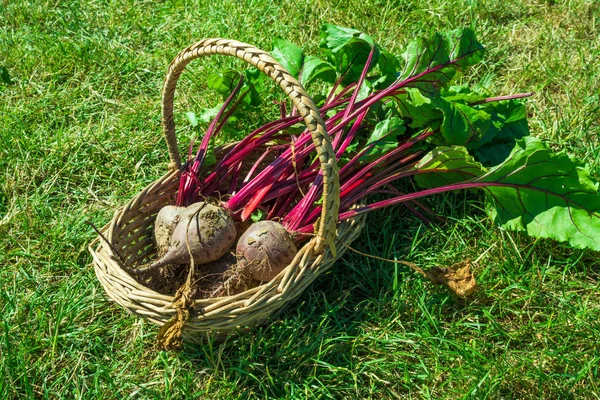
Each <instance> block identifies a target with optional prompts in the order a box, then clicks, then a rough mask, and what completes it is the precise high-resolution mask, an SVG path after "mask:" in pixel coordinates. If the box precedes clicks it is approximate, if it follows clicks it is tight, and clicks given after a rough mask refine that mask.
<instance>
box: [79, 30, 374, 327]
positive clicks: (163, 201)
mask: <svg viewBox="0 0 600 400" xmlns="http://www.w3.org/2000/svg"><path fill="white" fill-rule="evenodd" d="M213 54H221V55H229V56H234V57H237V58H240V59H242V60H244V61H246V62H248V63H249V64H251V65H254V66H255V67H257V68H258V69H259V70H261V71H262V72H264V73H265V74H267V75H268V76H269V77H270V78H272V79H273V80H274V81H275V82H277V84H278V85H279V86H280V87H281V88H282V89H283V90H284V91H285V93H286V94H287V95H288V96H289V98H290V99H291V100H292V102H293V104H294V105H295V106H296V108H297V110H298V112H299V114H300V115H301V116H302V117H303V118H304V122H305V123H306V125H307V127H308V129H309V130H310V132H311V134H312V138H313V142H314V143H315V146H316V148H317V152H318V155H319V158H320V162H321V170H322V172H323V185H324V191H323V192H324V193H323V204H324V205H325V207H323V214H322V215H321V218H320V220H319V225H318V227H317V229H316V235H315V237H314V238H313V239H311V240H310V241H309V242H308V243H306V244H305V245H304V246H303V247H302V248H301V249H300V250H299V251H298V254H297V255H296V257H295V258H294V260H293V261H292V262H291V264H290V265H288V266H287V267H286V268H285V269H284V270H283V271H282V272H281V273H280V274H279V275H278V276H277V277H275V278H274V279H273V280H272V281H270V282H268V283H265V284H263V285H261V286H258V287H255V288H252V289H249V290H247V291H245V292H243V293H239V294H236V295H233V296H226V297H218V298H211V299H201V300H194V301H193V304H192V305H191V308H190V313H189V318H188V319H187V320H186V323H185V326H184V328H183V335H184V337H186V338H188V339H193V338H197V337H198V336H201V335H198V333H199V332H218V333H220V334H227V333H229V332H231V331H233V330H235V329H237V328H239V327H246V326H253V325H256V324H260V323H263V322H264V321H265V320H266V319H267V318H268V317H269V316H271V315H272V314H273V313H275V312H277V311H278V310H280V309H281V308H282V307H283V306H284V305H286V304H288V303H289V302H290V301H292V300H294V299H295V298H297V297H298V296H299V295H300V294H301V293H302V291H303V290H304V289H305V288H306V287H307V286H308V285H309V284H311V283H312V282H313V281H314V280H315V279H316V278H317V277H318V276H319V275H321V274H322V273H323V272H324V271H326V270H327V269H328V268H329V267H331V265H332V264H333V263H334V262H335V260H336V259H337V258H338V257H339V256H341V255H342V254H343V253H344V250H345V249H346V246H344V245H340V244H341V243H344V244H350V243H351V242H352V241H353V240H354V239H356V237H357V236H358V235H359V233H360V231H361V228H362V226H363V224H364V218H363V217H362V216H361V217H357V218H355V219H350V220H347V221H344V222H342V223H340V224H337V212H338V207H339V180H338V175H337V165H336V162H335V153H334V152H333V149H332V147H331V143H330V141H329V137H328V136H327V132H326V130H325V124H324V122H323V120H322V118H321V116H320V114H319V112H318V109H317V108H316V106H315V105H314V103H313V101H312V100H311V98H310V97H309V96H308V95H307V94H306V92H305V91H304V89H303V88H302V87H301V85H300V83H299V82H298V81H297V80H296V79H295V78H293V77H292V76H291V75H290V74H289V73H288V72H287V71H286V70H285V69H284V68H283V67H282V66H281V65H280V64H279V63H277V61H275V60H274V59H273V58H272V57H271V56H270V55H269V54H268V53H266V52H264V51H262V50H259V49H257V48H255V47H253V46H251V45H248V44H245V43H241V42H237V41H232V40H225V39H207V40H203V41H200V42H198V43H196V44H194V45H192V46H190V47H188V48H187V49H185V50H183V51H181V52H180V53H179V55H178V56H177V57H176V58H175V59H174V60H173V62H172V63H171V65H170V66H169V70H168V73H167V76H166V78H165V84H164V88H163V99H162V107H163V133H164V134H165V137H166V140H167V145H168V148H169V153H170V159H171V163H170V165H169V172H168V173H166V174H165V175H164V176H162V177H161V178H160V179H158V180H156V181H155V182H154V183H152V184H151V185H149V186H148V187H146V188H145V189H143V190H142V191H141V192H140V193H139V194H138V195H137V196H135V197H134V198H133V199H132V200H131V201H130V202H129V203H128V204H127V205H126V206H125V207H123V208H122V209H120V210H118V211H117V212H116V213H115V215H114V217H113V219H112V220H111V221H110V223H109V224H108V225H107V226H106V227H105V228H104V229H103V232H102V236H104V238H102V237H100V236H99V237H98V238H97V239H96V240H94V242H92V243H91V244H90V246H89V250H90V252H91V254H92V257H93V264H94V269H95V272H96V275H97V277H98V279H99V281H100V282H101V283H102V285H103V287H104V289H105V291H106V293H107V294H108V296H109V297H110V298H111V299H112V300H114V301H115V302H117V303H118V304H120V305H121V306H123V307H125V308H127V309H128V310H130V311H131V312H133V313H134V314H136V315H138V316H140V317H142V318H145V319H148V320H149V321H152V322H154V323H156V324H159V325H163V324H164V323H165V322H167V321H168V320H170V319H171V318H172V317H173V316H174V315H175V314H176V313H177V310H176V308H175V307H174V306H173V303H174V300H175V298H174V297H173V296H168V295H162V294H159V293H157V292H156V291H154V290H151V289H149V288H147V287H145V286H144V285H142V284H140V283H138V282H137V281H136V280H135V279H134V278H133V277H132V276H130V275H129V274H128V273H127V272H126V270H125V269H124V268H123V266H126V267H128V268H135V266H138V265H141V264H143V263H145V262H148V261H149V260H150V259H151V258H152V257H153V256H154V253H155V248H154V242H153V239H152V230H153V224H154V220H155V217H156V214H157V213H158V211H159V210H160V209H161V208H162V207H163V206H165V205H167V204H174V202H175V195H176V191H177V188H178V183H179V175H180V171H179V167H180V165H181V162H180V158H179V153H178V150H177V141H176V137H175V124H174V122H173V98H174V93H175V88H176V84H177V80H178V78H179V76H180V75H181V73H182V71H183V69H184V68H185V66H186V65H187V64H188V63H189V62H190V61H192V60H193V59H195V58H198V57H201V56H206V55H213ZM217 156H218V155H217ZM336 245H337V246H336ZM336 247H337V249H338V251H337V252H336Z"/></svg>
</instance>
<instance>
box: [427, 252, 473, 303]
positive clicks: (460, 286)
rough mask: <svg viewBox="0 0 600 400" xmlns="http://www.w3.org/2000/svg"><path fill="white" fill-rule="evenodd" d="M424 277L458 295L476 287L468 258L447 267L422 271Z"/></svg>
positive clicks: (464, 295) (470, 292) (467, 292)
mask: <svg viewBox="0 0 600 400" xmlns="http://www.w3.org/2000/svg"><path fill="white" fill-rule="evenodd" d="M422 273H423V274H424V276H425V277H426V278H428V279H429V280H430V281H431V282H433V283H435V284H437V285H446V286H448V287H449V288H450V290H452V291H453V292H454V293H456V294H457V295H458V296H460V297H467V296H469V295H470V294H472V293H473V292H474V291H475V289H476V287H477V282H475V276H474V275H473V273H472V272H471V262H470V261H469V260H466V261H461V262H458V263H456V264H454V265H451V266H449V267H443V268H439V267H435V268H431V269H428V270H427V271H423V272H422Z"/></svg>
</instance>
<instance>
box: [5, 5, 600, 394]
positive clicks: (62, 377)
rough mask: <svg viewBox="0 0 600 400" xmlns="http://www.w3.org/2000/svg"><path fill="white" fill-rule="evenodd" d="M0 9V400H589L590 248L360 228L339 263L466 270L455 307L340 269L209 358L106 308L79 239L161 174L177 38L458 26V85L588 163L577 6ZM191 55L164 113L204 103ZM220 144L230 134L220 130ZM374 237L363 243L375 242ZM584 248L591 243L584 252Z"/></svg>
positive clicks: (385, 277)
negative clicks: (463, 58)
mask: <svg viewBox="0 0 600 400" xmlns="http://www.w3.org/2000/svg"><path fill="white" fill-rule="evenodd" d="M312 3H313V2H310V1H306V0H299V1H294V2H283V1H274V2H271V1H267V0H257V1H251V0H247V1H233V0H215V1H212V2H209V1H196V2H192V1H174V2H153V1H129V2H126V1H119V0H116V1H89V2H75V1H71V0H69V1H61V2H44V1H19V0H13V1H6V0H5V1H3V2H1V3H0V174H1V175H0V265H1V266H2V267H1V268H0V310H1V311H0V398H2V399H5V398H6V399H24V398H65V399H74V398H86V399H87V398H101V399H112V398H116V399H124V398H144V399H146V398H149V399H154V398H156V399H183V398H218V399H220V398H223V399H229V398H244V399H245V398H253V397H257V398H333V399H338V398H350V399H356V398H386V399H387V398H435V399H446V398H447V399H456V398H477V399H479V398H506V399H511V398H519V399H528V398H531V399H539V398H573V399H575V398H577V399H580V398H591V399H593V398H596V399H597V398H598V397H599V396H600V394H599V393H600V384H599V383H598V381H599V379H600V371H599V368H600V343H599V342H598V338H600V263H599V262H598V260H597V258H596V257H597V254H596V253H594V252H591V251H582V250H573V249H571V248H569V247H568V246H565V245H563V244H559V243H556V242H553V241H550V240H533V239H530V238H527V237H525V236H524V235H521V234H518V233H514V232H507V231H502V230H499V229H497V228H495V227H494V225H493V224H492V222H491V221H489V220H488V219H487V218H486V217H485V214H484V213H483V212H481V211H478V208H479V207H481V203H480V202H479V200H480V199H479V198H478V197H476V196H472V195H466V194H453V195H445V196H440V197H438V198H436V199H435V205H436V209H437V210H438V211H440V212H441V213H443V214H445V215H449V216H450V218H448V220H447V221H446V222H445V223H440V224H437V225H434V226H431V227H426V226H424V225H422V224H421V223H420V221H419V220H418V219H416V218H414V217H412V216H411V215H410V213H408V212H407V211H406V210H405V209H400V208H398V209H393V210H392V211H386V212H381V213H374V214H373V215H371V216H369V222H368V225H367V227H366V229H365V231H364V232H363V239H362V240H359V241H357V243H356V245H355V247H356V248H357V250H360V251H362V252H365V253H369V254H373V255H377V256H380V257H385V258H397V259H401V260H406V261H411V262H414V263H417V264H418V265H421V266H423V267H430V266H445V265H450V264H453V263H455V262H459V261H462V260H465V259H470V260H472V261H473V268H474V272H475V274H476V277H477V280H478V283H479V290H478V291H477V292H476V293H475V294H474V295H472V296H471V297H469V298H468V299H466V300H463V299H460V298H457V297H456V296H454V295H452V293H450V292H449V291H448V290H447V289H445V288H443V287H439V286H434V285H432V284H431V283H428V282H427V281H425V280H423V279H422V278H421V277H420V276H418V275H416V274H415V273H413V272H411V271H410V270H409V269H408V268H406V267H403V266H398V265H395V264H391V263H387V262H383V261H379V260H375V259H372V258H367V257H364V256H361V255H358V254H353V253H348V254H346V255H345V256H344V257H343V258H342V259H341V260H339V261H338V262H337V264H336V265H335V267H334V269H333V270H332V271H331V272H329V273H327V274H326V275H324V276H323V277H322V278H321V279H320V280H319V281H318V282H316V283H315V284H314V285H312V286H311V287H309V288H308V289H307V290H306V291H305V293H304V294H303V295H302V296H301V297H300V298H299V300H298V301H297V302H295V303H294V305H293V307H290V308H288V309H287V310H286V311H285V312H284V313H283V314H282V315H280V316H279V317H278V318H277V319H275V320H273V321H272V323H271V324H270V325H268V326H265V327H260V328H255V329H253V330H251V331H250V332H249V333H244V334H243V335H239V336H231V337H230V338H228V339H227V340H226V341H225V342H224V343H222V344H216V343H213V342H212V341H209V342H208V343H207V344H206V345H204V346H188V347H186V348H185V349H183V350H182V351H177V352H165V351H159V350H157V349H156V348H155V347H154V340H155V337H156V333H157V327H156V326H155V325H153V324H151V323H148V322H144V321H142V320H141V319H139V318H137V317H134V316H132V315H130V314H128V313H127V312H126V311H124V310H123V309H121V308H120V307H119V306H117V305H116V304H114V303H112V302H110V301H109V300H108V299H107V297H106V296H105V295H104V291H103V289H102V287H101V285H100V283H99V282H98V281H97V279H96V277H95V275H94V271H93V268H92V266H91V256H90V254H89V253H88V251H87V246H88V243H89V242H90V241H91V240H93V238H94V237H95V234H94V231H93V230H92V228H91V227H90V225H89V224H88V223H87V221H91V222H92V223H93V224H95V225H96V226H102V225H104V224H105V223H107V222H108V221H109V219H110V218H111V216H112V214H113V212H114V210H115V209H116V208H118V207H120V206H122V205H124V204H125V203H126V202H127V201H128V200H129V199H130V198H131V197H133V196H134V195H135V194H136V193H137V192H139V190H140V189H141V188H143V187H144V186H146V185H147V184H148V183H150V182H152V181H153V180H155V179H156V178H158V177H159V176H161V175H162V174H163V173H164V172H165V170H166V167H167V164H168V153H167V149H166V145H165V142H164V140H163V138H162V137H161V127H160V90H161V87H162V79H163V77H164V74H165V72H166V68H167V66H168V64H169V62H170V61H171V60H172V59H173V58H174V57H175V55H176V54H177V52H178V51H179V50H181V49H183V48H184V47H186V46H188V45H189V44H191V43H193V42H194V41H195V40H199V39H201V38H205V37H225V38H232V39H237V40H241V41H245V42H249V43H252V44H255V45H257V46H258V47H261V48H264V49H270V47H271V40H272V38H273V37H275V36H281V37H283V38H286V39H288V40H291V41H294V42H296V43H298V44H301V45H302V46H303V47H304V49H305V50H306V51H307V52H308V53H315V54H316V52H317V50H318V43H319V27H320V26H321V24H323V23H325V22H328V23H333V24H337V25H343V26H349V27H354V28H356V29H360V30H362V31H365V32H367V33H369V34H371V35H372V36H373V37H374V38H375V40H376V41H377V42H378V43H380V44H381V45H382V46H383V47H385V48H386V49H388V50H391V51H393V52H395V53H396V54H400V53H401V52H402V51H403V47H404V46H405V45H406V44H407V43H408V41H409V40H411V39H412V38H414V37H415V36H418V35H428V34H431V33H433V32H434V31H436V30H447V29H452V28H458V27H472V28H473V29H474V30H475V31H476V33H477V35H478V38H479V40H480V41H481V42H482V43H483V44H484V45H485V46H486V48H487V52H486V57H485V62H484V63H482V64H480V65H479V66H477V67H475V68H473V69H472V70H470V72H469V74H468V75H467V76H466V77H465V78H464V80H465V81H471V80H472V81H482V80H483V81H484V82H487V83H488V85H489V88H490V90H491V91H492V92H494V93H498V94H510V93H519V92H529V91H534V92H536V95H535V96H533V97H532V98H530V99H528V100H527V102H526V104H527V107H528V110H529V115H530V128H531V131H532V134H533V135H535V136H538V137H541V138H543V139H545V140H546V141H548V142H549V143H551V145H552V147H553V148H555V149H557V150H559V149H567V150H568V151H570V152H571V153H572V154H574V155H576V156H577V157H579V158H581V159H585V160H586V161H587V162H589V164H590V165H591V168H592V171H594V174H595V176H596V177H598V176H599V173H598V171H599V166H600V143H599V140H598V136H599V135H600V98H599V93H600V68H599V66H600V35H599V33H598V32H600V3H599V2H597V1H596V0H506V1H493V0H429V1H424V0H397V1H383V0H381V1H377V0H362V1H358V0H349V1H345V2H341V1H320V2H314V3H315V4H312ZM228 66H238V67H239V66H241V63H239V62H235V61H234V60H230V59H226V58H223V57H221V58H217V57H215V58H213V59H210V60H202V61H200V62H196V63H195V64H193V65H191V68H190V69H189V71H186V73H184V75H183V76H182V84H181V86H180V87H181V90H180V91H178V94H177V102H176V111H175V112H176V113H177V122H178V124H179V125H178V126H179V127H181V128H180V132H181V135H180V138H181V139H182V140H183V142H184V143H183V144H182V148H183V147H184V146H185V141H186V139H185V138H186V137H187V136H188V135H189V131H190V128H189V126H188V125H189V124H187V125H186V121H185V118H184V117H183V114H184V112H186V111H195V112H199V111H201V110H202V109H203V108H205V107H207V106H210V105H214V104H215V103H214V100H215V99H216V96H215V94H212V93H210V92H209V91H208V89H207V87H206V81H205V80H203V78H204V77H206V76H207V75H208V74H210V73H211V72H212V71H214V70H215V69H218V68H223V67H228ZM230 139H232V140H233V139H234V137H233V136H232V137H231V138H230ZM382 227H383V228H382ZM599 240H600V239H599Z"/></svg>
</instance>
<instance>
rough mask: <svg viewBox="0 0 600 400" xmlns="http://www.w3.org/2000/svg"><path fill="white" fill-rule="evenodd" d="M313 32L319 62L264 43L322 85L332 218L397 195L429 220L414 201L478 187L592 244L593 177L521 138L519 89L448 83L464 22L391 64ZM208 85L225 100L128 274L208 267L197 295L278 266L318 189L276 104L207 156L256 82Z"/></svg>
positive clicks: (352, 36)
mask: <svg viewBox="0 0 600 400" xmlns="http://www.w3.org/2000/svg"><path fill="white" fill-rule="evenodd" d="M321 37H322V41H321V48H322V50H323V53H324V55H325V59H324V60H323V59H319V58H317V57H314V56H305V55H304V54H303V52H302V50H301V48H299V47H298V46H296V45H294V44H292V43H290V42H287V41H284V40H281V39H277V40H276V41H275V47H274V50H273V52H272V54H273V56H274V57H275V58H277V59H278V60H279V61H280V62H281V63H282V64H283V65H284V66H285V67H286V68H288V69H289V71H290V72H291V73H292V74H295V75H296V76H297V77H298V78H299V79H300V81H301V82H302V83H303V84H304V85H306V86H308V87H314V88H317V89H316V90H318V89H321V90H322V93H321V94H317V95H315V96H314V97H315V98H319V99H320V102H319V104H318V105H319V108H320V111H321V115H322V117H323V119H324V120H325V123H326V127H327V131H328V133H329V135H330V137H331V141H332V144H333V148H334V150H335V153H336V158H337V162H338V166H339V179H340V187H341V193H340V213H339V220H340V221H342V220H345V219H348V218H352V217H355V216H357V215H359V214H363V213H367V212H370V211H373V210H377V209H381V208H384V207H390V206H393V205H397V204H403V205H405V206H406V207H408V208H409V209H410V210H411V211H412V212H413V213H414V214H415V215H416V216H417V217H418V218H420V219H421V220H423V221H424V222H429V220H430V218H431V216H437V215H436V214H435V212H434V211H433V210H432V209H431V208H430V207H428V206H427V205H426V204H424V203H422V202H421V201H420V199H421V198H423V197H426V196H431V195H435V194H439V193H444V192H449V191H458V190H466V189H481V190H483V191H484V193H485V200H484V201H485V205H486V210H487V212H488V213H489V215H490V218H491V219H492V220H493V221H495V223H496V224H498V225H499V226H502V227H505V228H508V229H512V230H521V231H525V232H527V233H528V234H529V235H531V236H534V237H543V238H552V239H556V240H561V241H567V242H569V243H570V244H571V245H573V246H575V247H588V248H592V249H595V250H600V244H599V242H597V241H596V240H595V239H594V238H595V237H597V236H596V235H597V234H598V233H600V232H599V229H600V218H599V216H600V214H599V213H598V211H599V210H600V200H599V196H598V184H597V182H596V181H595V180H594V179H593V178H592V177H591V174H590V171H589V168H588V167H587V166H585V165H584V164H583V163H581V162H580V161H577V160H575V159H574V158H572V157H570V156H569V155H566V154H565V153H555V152H553V151H551V150H550V149H549V148H548V147H547V146H546V145H544V144H543V143H542V142H541V141H540V140H538V139H535V138H532V137H529V136H528V135H529V130H528V124H527V119H526V112H525V107H524V105H523V104H522V103H521V102H520V100H519V99H521V98H524V97H528V96H530V95H531V94H529V93H524V94H516V95H502V96H493V95H491V94H490V93H489V92H488V91H487V89H486V88H485V87H484V86H482V85H474V86H473V87H467V86H457V85H451V83H452V82H453V81H455V80H457V77H458V76H459V72H463V71H465V70H466V69H468V68H469V67H470V66H472V65H474V64H477V63H479V62H480V61H481V59H482V55H483V51H484V49H483V46H482V45H481V44H480V43H479V42H478V41H477V40H476V39H475V36H474V34H473V32H472V31H470V30H455V31H452V32H449V33H444V34H435V35H434V36H433V37H432V38H429V39H417V40H415V41H414V42H412V43H411V44H409V46H408V47H407V49H406V52H405V53H404V54H403V55H402V61H400V60H398V59H397V58H396V57H395V56H393V55H392V54H390V53H389V52H387V51H385V50H383V49H381V48H380V47H379V46H378V45H377V44H375V43H374V42H373V40H372V38H370V37H369V36H368V35H366V34H364V33H361V32H358V31H355V30H352V29H347V28H341V27H336V26H333V25H326V26H324V27H323V29H322V32H321ZM211 86H212V87H213V88H214V89H216V90H217V91H219V92H220V93H222V94H223V96H224V102H223V103H222V105H221V106H220V107H219V108H218V112H217V113H216V115H215V116H214V119H213V120H212V122H211V123H210V125H209V126H208V129H207V130H206V133H205V134H204V137H203V139H202V141H201V143H200V145H199V147H198V150H197V151H196V152H195V155H194V153H193V147H194V143H193V142H192V143H191V144H190V147H189V149H190V150H189V157H188V162H187V163H186V164H185V165H184V167H183V172H182V174H181V180H180V185H179V191H178V193H177V204H176V205H175V206H167V207H165V208H163V209H162V210H161V212H160V213H159V215H158V217H157V222H156V225H155V239H156V242H157V248H158V255H159V257H158V258H157V259H156V260H155V261H153V262H151V263H150V264H147V265H145V266H143V267H142V268H139V269H138V271H137V272H138V273H139V274H142V275H143V274H152V273H154V272H156V271H158V270H161V269H163V268H167V267H170V266H173V265H181V264H184V265H185V264H190V263H191V264H192V266H194V265H195V266H196V267H198V266H200V267H202V266H204V273H205V274H206V275H207V276H217V277H219V278H218V279H213V280H212V281H211V285H209V286H205V287H204V289H203V291H200V292H197V293H200V294H199V295H200V296H206V297H215V296H220V295H226V294H230V293H231V292H232V291H235V290H236V288H237V289H238V290H243V289H244V288H248V287H249V286H248V285H252V284H259V282H260V281H269V280H271V279H272V278H274V277H275V276H276V275H277V274H278V273H280V272H281V271H282V269H284V268H285V267H286V266H287V265H288V264H289V262H290V261H291V260H292V259H293V257H294V255H295V253H296V248H297V247H298V246H299V245H301V244H302V243H303V242H304V241H306V240H308V239H309V238H310V237H311V236H312V235H313V232H314V226H315V224H316V223H317V222H318V218H319V216H320V215H321V211H322V210H321V208H322V204H320V201H319V199H320V198H321V196H322V191H323V181H322V178H321V171H320V168H319V167H320V166H319V161H318V158H317V157H316V155H315V147H314V144H313V142H312V140H311V136H310V132H308V131H307V130H304V131H299V130H298V129H297V128H298V127H299V126H300V124H301V123H302V118H301V117H300V116H299V115H297V113H296V112H295V110H294V109H293V108H291V109H290V108H289V107H287V106H286V104H285V103H281V104H280V118H279V119H277V120H275V121H271V122H268V123H266V124H264V125H263V126H261V127H259V128H258V129H256V130H254V131H253V132H251V133H250V134H249V135H247V136H246V137H245V138H243V139H242V140H241V141H239V142H238V143H237V144H235V145H234V146H232V147H231V148H230V149H229V150H228V152H227V153H226V154H223V155H222V156H221V157H220V159H219V160H218V162H216V163H214V164H213V165H210V166H207V165H206V164H207V160H208V159H210V158H212V157H213V155H212V154H211V152H212V145H213V142H214V138H215V136H216V135H218V134H219V132H220V131H222V130H223V129H224V127H226V126H227V124H228V121H229V119H230V118H231V117H232V116H233V115H237V114H243V113H244V112H245V111H247V110H248V108H250V107H252V106H253V105H255V103H259V102H260V101H257V99H258V98H259V97H260V91H261V87H262V81H261V79H260V78H258V77H257V75H256V74H254V73H253V71H250V72H247V73H246V74H240V73H237V72H233V71H227V72H226V73H225V74H222V75H219V76H215V77H213V78H212V80H211ZM257 153H258V154H259V156H258V157H255V159H256V161H255V162H254V164H253V165H252V166H251V167H250V168H247V167H246V168H244V167H243V166H244V162H245V161H246V160H247V158H248V157H249V155H250V154H257ZM209 168H210V169H209ZM224 183H226V185H225V187H227V188H228V190H227V192H226V193H223V189H222V188H223V187H224ZM400 188H403V189H402V190H401V189H400ZM375 194H377V195H378V196H377V198H378V199H379V200H377V201H373V198H374V196H373V195H375ZM236 241H237V242H236ZM332 251H335V250H334V249H332ZM234 256H235V257H234ZM192 269H193V268H192ZM188 278H189V276H188ZM195 279H196V281H201V280H202V277H201V276H198V275H196V276H195ZM240 288H241V289H240Z"/></svg>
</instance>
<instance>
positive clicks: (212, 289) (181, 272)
mask: <svg viewBox="0 0 600 400" xmlns="http://www.w3.org/2000/svg"><path fill="white" fill-rule="evenodd" d="M233 250H234V249H232V251H233ZM189 268H190V265H189V264H179V265H169V266H166V267H163V268H159V269H157V270H155V271H150V272H148V273H146V274H144V275H142V276H137V277H136V279H137V280H138V282H139V283H141V284H142V285H144V286H146V287H147V288H149V289H152V290H154V291H156V292H158V293H160V294H164V295H170V296H173V295H174V294H175V292H177V290H178V289H179V288H180V287H181V286H183V284H184V283H185V281H186V279H187V277H188V270H189ZM240 268H241V266H238V263H237V259H236V257H235V255H234V253H233V252H228V253H227V254H225V255H224V256H223V257H221V258H220V259H218V260H216V261H213V262H211V263H208V264H202V265H196V266H195V271H194V280H193V282H192V285H191V289H192V290H191V296H192V298H193V299H208V298H213V297H220V296H230V295H235V294H238V293H241V292H243V291H245V290H248V289H250V288H253V287H255V286H258V285H259V284H260V282H259V281H257V280H254V279H252V278H251V277H249V276H247V275H248V274H245V273H244V271H243V270H241V269H240Z"/></svg>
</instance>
